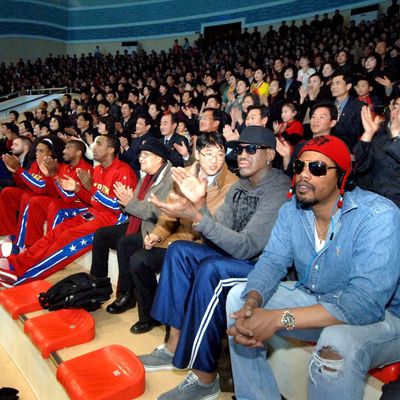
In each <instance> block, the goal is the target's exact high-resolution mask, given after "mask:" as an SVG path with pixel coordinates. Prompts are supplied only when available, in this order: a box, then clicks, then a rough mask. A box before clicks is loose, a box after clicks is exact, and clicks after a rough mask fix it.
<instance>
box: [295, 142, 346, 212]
mask: <svg viewBox="0 0 400 400" xmlns="http://www.w3.org/2000/svg"><path fill="white" fill-rule="evenodd" d="M305 151H316V152H318V153H321V154H323V155H325V156H327V157H329V158H330V159H331V160H332V161H333V162H334V163H335V164H336V166H337V167H338V168H339V169H340V171H341V172H342V173H343V174H344V175H343V179H342V180H341V182H340V188H339V190H340V198H339V201H338V204H337V206H338V208H341V207H342V205H343V196H344V188H345V186H346V182H347V179H348V177H349V175H350V172H351V155H350V151H349V149H348V147H347V145H346V144H345V143H344V142H343V141H342V140H340V139H338V138H337V137H335V136H331V135H325V136H317V137H315V138H313V139H311V140H309V141H308V142H307V143H306V144H305V145H304V147H303V148H302V149H301V150H300V153H299V155H298V157H300V156H301V155H302V154H303V153H304V152H305ZM295 181H296V175H294V176H293V180H292V187H291V189H290V191H289V194H288V197H289V198H291V197H292V194H293V190H294V185H295Z"/></svg>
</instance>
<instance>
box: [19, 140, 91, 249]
mask: <svg viewBox="0 0 400 400" xmlns="http://www.w3.org/2000/svg"><path fill="white" fill-rule="evenodd" d="M85 152H86V147H85V144H84V143H83V142H81V141H78V140H72V141H71V142H69V143H67V144H66V146H65V149H64V151H63V158H64V161H65V162H66V164H61V165H58V164H57V161H56V160H54V159H53V158H52V157H49V156H47V157H44V159H43V166H42V167H41V173H42V175H44V181H45V188H44V192H43V193H44V194H46V195H48V196H51V198H52V199H53V198H54V200H52V199H49V198H48V197H46V198H44V197H43V196H42V195H41V196H34V197H31V198H30V199H29V201H28V203H27V204H26V206H25V208H24V209H23V210H22V212H21V213H20V214H21V215H20V216H19V218H18V228H19V229H18V235H17V239H16V244H17V246H18V247H20V248H23V247H25V246H26V247H29V246H32V245H33V244H34V243H36V242H37V241H38V240H39V239H41V238H42V237H43V233H44V230H43V227H44V223H45V222H46V221H47V232H49V231H50V229H52V228H54V227H55V226H56V225H57V224H59V223H60V222H62V221H63V220H64V219H65V218H70V217H72V216H74V215H77V213H78V212H81V211H84V210H85V209H87V208H88V207H89V205H90V203H89V204H86V203H84V202H82V201H81V200H76V196H73V197H74V198H71V196H68V195H66V194H65V192H64V191H63V190H62V189H61V188H60V186H59V184H58V181H59V180H60V179H62V178H64V177H65V176H69V177H71V178H73V179H75V180H78V177H77V170H78V169H81V170H85V171H88V172H90V174H92V173H93V168H92V166H91V165H90V164H88V163H87V162H85V161H84V160H83V159H82V158H83V155H84V154H85ZM57 197H61V199H55V198H57Z"/></svg>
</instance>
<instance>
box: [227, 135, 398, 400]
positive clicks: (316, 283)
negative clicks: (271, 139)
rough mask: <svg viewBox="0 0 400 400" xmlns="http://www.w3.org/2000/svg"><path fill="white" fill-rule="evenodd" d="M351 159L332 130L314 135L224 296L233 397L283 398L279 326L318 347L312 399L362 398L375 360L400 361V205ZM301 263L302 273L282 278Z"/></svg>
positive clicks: (312, 366) (313, 365)
mask: <svg viewBox="0 0 400 400" xmlns="http://www.w3.org/2000/svg"><path fill="white" fill-rule="evenodd" d="M350 168H351V159H350V153H349V151H348V149H347V147H346V146H345V145H344V143H343V142H341V141H340V140H339V139H337V138H335V137H332V136H324V137H317V138H314V139H312V140H311V141H310V142H308V143H307V144H306V145H305V146H304V148H303V149H302V151H301V152H300V154H299V158H298V160H296V161H295V163H294V171H295V175H294V178H293V184H295V186H294V190H295V195H296V197H295V198H294V199H292V201H291V202H289V203H287V204H285V205H284V206H283V207H282V208H281V209H280V212H279V216H278V219H277V221H276V223H275V226H274V228H273V230H272V233H271V238H270V240H269V242H268V244H267V246H266V248H265V249H264V252H263V254H262V255H261V257H260V259H259V261H258V263H257V264H256V267H255V269H254V270H253V271H252V272H251V273H250V274H249V276H248V282H247V284H240V285H237V286H236V287H235V288H233V289H232V290H231V291H230V293H229V296H228V300H227V313H228V326H229V327H230V328H229V329H228V333H229V334H230V335H231V337H230V354H231V360H232V369H233V376H234V383H235V394H236V398H237V399H240V400H243V399H251V400H256V399H257V400H258V399H260V400H261V399H266V398H268V399H271V400H275V399H281V396H280V394H279V388H278V386H277V383H276V381H275V378H274V376H273V373H272V370H271V368H270V366H269V365H268V363H267V362H266V360H265V357H266V350H265V348H264V342H265V341H266V340H268V339H269V338H270V337H271V336H273V335H274V334H275V333H278V334H280V335H287V336H292V337H295V338H298V339H301V340H308V341H315V342H317V345H316V347H315V351H314V354H313V357H312V360H311V364H310V381H309V398H310V399H313V400H320V399H324V400H332V399H341V400H343V399H346V400H348V399H357V400H360V399H362V397H363V391H364V384H365V377H366V374H367V373H368V370H370V369H371V368H374V367H377V366H380V365H383V364H389V363H393V362H396V361H399V360H400V286H399V277H400V268H399V265H400V246H399V243H400V212H399V210H398V208H397V207H396V206H395V204H394V203H392V202H391V201H390V200H388V199H386V198H384V197H382V196H379V195H377V194H374V193H371V192H367V191H363V190H361V189H359V188H355V189H354V190H352V191H350V192H346V193H344V190H345V185H346V180H347V178H348V175H349V173H350ZM293 263H294V265H295V268H296V271H297V274H298V278H299V281H298V282H284V283H281V279H282V278H283V277H284V276H285V275H286V272H287V268H288V267H290V266H291V265H292V264H293Z"/></svg>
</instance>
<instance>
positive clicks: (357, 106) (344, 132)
mask: <svg viewBox="0 0 400 400" xmlns="http://www.w3.org/2000/svg"><path fill="white" fill-rule="evenodd" d="M364 105H365V103H363V102H362V101H359V100H357V99H356V98H354V97H351V96H350V97H349V100H348V101H347V103H346V105H345V106H344V109H343V111H342V114H341V115H340V118H339V120H338V122H337V124H336V126H335V128H334V131H333V135H334V136H336V137H338V138H339V139H342V140H343V141H344V142H345V143H346V144H347V146H349V149H350V151H353V149H354V147H355V145H356V144H357V142H358V138H359V137H360V136H361V135H362V133H363V131H364V129H363V126H362V122H361V109H362V107H363V106H364Z"/></svg>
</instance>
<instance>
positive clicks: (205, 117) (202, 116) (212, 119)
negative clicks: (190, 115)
mask: <svg viewBox="0 0 400 400" xmlns="http://www.w3.org/2000/svg"><path fill="white" fill-rule="evenodd" d="M202 119H204V120H209V121H214V118H213V117H208V116H207V115H200V117H199V121H201V120H202Z"/></svg>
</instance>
